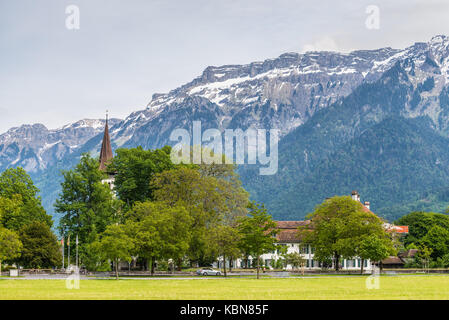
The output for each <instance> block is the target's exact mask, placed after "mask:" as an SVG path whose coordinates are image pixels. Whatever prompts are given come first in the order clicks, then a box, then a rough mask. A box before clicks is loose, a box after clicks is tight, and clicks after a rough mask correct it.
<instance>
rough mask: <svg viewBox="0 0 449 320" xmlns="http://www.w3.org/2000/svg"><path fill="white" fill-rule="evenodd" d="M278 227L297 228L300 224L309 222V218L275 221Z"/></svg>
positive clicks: (303, 224) (304, 224)
mask: <svg viewBox="0 0 449 320" xmlns="http://www.w3.org/2000/svg"><path fill="white" fill-rule="evenodd" d="M276 224H277V226H278V228H279V229H298V227H300V226H306V225H308V224H310V220H305V221H276Z"/></svg>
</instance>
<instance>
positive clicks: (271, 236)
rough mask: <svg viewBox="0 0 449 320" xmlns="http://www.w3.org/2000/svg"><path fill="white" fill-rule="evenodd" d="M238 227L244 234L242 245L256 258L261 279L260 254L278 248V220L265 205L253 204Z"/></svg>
mask: <svg viewBox="0 0 449 320" xmlns="http://www.w3.org/2000/svg"><path fill="white" fill-rule="evenodd" d="M238 228H239V231H240V233H241V235H242V238H241V245H240V246H241V247H243V248H245V249H244V250H246V251H247V252H248V253H249V254H250V255H251V256H252V257H253V259H256V261H257V262H256V267H257V279H259V271H260V256H261V255H263V254H264V253H268V252H270V251H273V250H275V249H276V235H277V234H278V232H279V230H278V229H277V228H276V222H275V221H274V220H273V218H272V217H271V216H270V215H269V214H268V213H267V210H266V209H265V208H264V207H263V206H258V205H256V204H251V205H250V206H249V216H246V217H243V218H241V219H240V221H239V224H238Z"/></svg>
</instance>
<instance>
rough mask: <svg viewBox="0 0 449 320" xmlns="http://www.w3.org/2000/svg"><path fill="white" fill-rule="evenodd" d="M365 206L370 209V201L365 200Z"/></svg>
mask: <svg viewBox="0 0 449 320" xmlns="http://www.w3.org/2000/svg"><path fill="white" fill-rule="evenodd" d="M365 208H367V209H368V210H369V202H368V201H365Z"/></svg>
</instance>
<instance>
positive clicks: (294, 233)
mask: <svg viewBox="0 0 449 320" xmlns="http://www.w3.org/2000/svg"><path fill="white" fill-rule="evenodd" d="M276 224H277V226H278V229H279V233H278V234H277V236H276V238H277V239H278V241H279V242H287V243H288V242H290V243H293V242H299V241H300V240H301V239H300V237H299V235H298V227H301V226H307V225H309V224H310V220H305V221H276Z"/></svg>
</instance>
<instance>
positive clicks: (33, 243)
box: [16, 221, 62, 268]
mask: <svg viewBox="0 0 449 320" xmlns="http://www.w3.org/2000/svg"><path fill="white" fill-rule="evenodd" d="M19 236H20V240H21V242H22V244H23V248H22V254H21V256H20V258H19V259H17V260H16V261H17V262H18V264H19V265H21V266H23V267H25V268H53V267H57V266H60V265H61V260H62V255H61V252H60V246H59V243H58V239H57V238H56V236H55V235H54V234H53V232H52V231H51V229H50V227H49V226H48V225H46V224H45V223H43V222H39V221H34V222H32V223H31V224H29V225H26V226H24V227H22V229H20V231H19Z"/></svg>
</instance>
